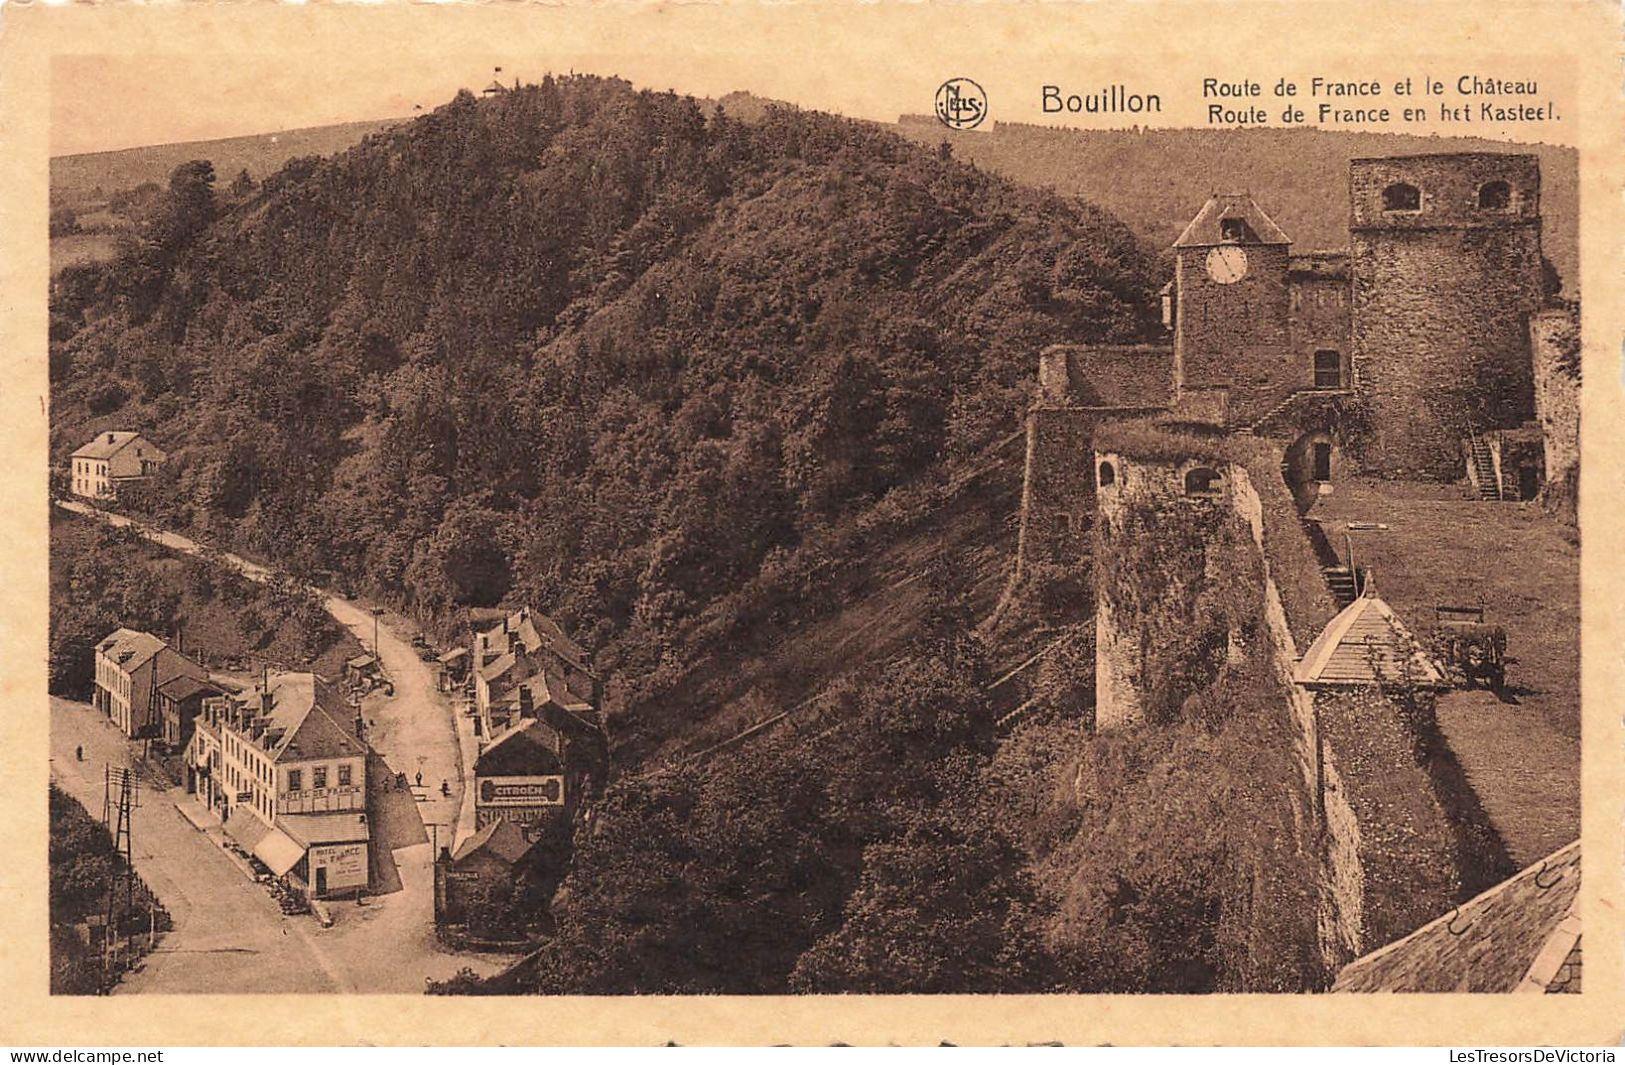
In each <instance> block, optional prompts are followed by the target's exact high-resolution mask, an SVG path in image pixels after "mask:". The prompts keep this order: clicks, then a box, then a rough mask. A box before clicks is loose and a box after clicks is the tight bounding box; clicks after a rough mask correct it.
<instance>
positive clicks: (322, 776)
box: [310, 765, 327, 791]
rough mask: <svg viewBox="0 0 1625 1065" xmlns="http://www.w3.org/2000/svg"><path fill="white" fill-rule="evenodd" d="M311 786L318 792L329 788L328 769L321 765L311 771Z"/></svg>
mask: <svg viewBox="0 0 1625 1065" xmlns="http://www.w3.org/2000/svg"><path fill="white" fill-rule="evenodd" d="M310 786H311V787H313V788H315V789H316V790H317V791H321V790H322V789H323V788H325V787H327V767H326V766H325V765H319V766H317V767H316V768H315V769H312V770H311V771H310Z"/></svg>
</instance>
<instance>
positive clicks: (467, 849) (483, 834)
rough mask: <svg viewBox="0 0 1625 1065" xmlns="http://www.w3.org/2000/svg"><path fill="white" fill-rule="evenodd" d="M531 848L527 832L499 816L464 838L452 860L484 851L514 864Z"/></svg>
mask: <svg viewBox="0 0 1625 1065" xmlns="http://www.w3.org/2000/svg"><path fill="white" fill-rule="evenodd" d="M530 848H531V843H530V841H529V840H527V839H525V834H524V833H523V832H521V831H520V830H519V826H518V825H515V824H514V823H513V822H512V821H509V820H506V819H504V818H500V817H499V818H497V819H496V820H495V821H492V822H491V823H490V824H488V825H486V826H485V827H484V828H482V829H480V830H479V831H478V832H476V833H474V834H473V835H472V836H469V837H468V838H467V839H465V840H463V845H462V846H461V847H458V848H457V853H456V854H454V855H452V856H451V860H452V861H454V862H460V861H462V860H463V859H465V858H467V857H469V856H470V855H473V854H477V853H479V852H481V851H484V852H485V853H487V854H493V855H495V856H496V857H498V858H501V859H502V860H503V861H505V862H507V863H508V864H509V865H512V864H513V863H515V862H517V861H518V860H519V859H521V858H523V857H524V856H525V855H526V854H527V853H529V851H530Z"/></svg>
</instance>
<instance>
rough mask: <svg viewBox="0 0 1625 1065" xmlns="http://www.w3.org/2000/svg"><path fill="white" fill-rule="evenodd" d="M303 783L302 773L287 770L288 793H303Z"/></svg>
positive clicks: (303, 776)
mask: <svg viewBox="0 0 1625 1065" xmlns="http://www.w3.org/2000/svg"><path fill="white" fill-rule="evenodd" d="M304 783H305V775H304V774H303V773H302V772H300V771H299V770H297V769H290V770H288V790H289V791H303V790H304V787H303V785H304Z"/></svg>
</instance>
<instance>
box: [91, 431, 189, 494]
mask: <svg viewBox="0 0 1625 1065" xmlns="http://www.w3.org/2000/svg"><path fill="white" fill-rule="evenodd" d="M165 458H166V456H165V455H164V453H163V452H162V451H161V450H159V449H158V448H157V447H156V446H154V445H153V443H152V442H151V441H150V440H148V439H146V438H145V437H143V436H142V435H141V434H140V433H132V432H117V431H114V432H105V433H97V434H96V437H95V439H93V440H91V441H90V442H89V443H88V444H85V445H84V446H83V447H81V448H79V450H77V451H75V452H74V453H73V455H72V457H71V458H70V460H69V462H70V467H69V471H68V472H69V475H70V476H69V483H70V485H71V487H72V489H73V494H74V495H76V496H81V497H83V498H85V499H112V498H114V496H116V495H117V494H118V489H119V486H121V485H124V484H129V483H131V482H134V481H140V480H144V479H146V478H148V477H151V476H152V475H153V474H154V473H156V472H158V467H159V466H162V465H163V464H164V459H165Z"/></svg>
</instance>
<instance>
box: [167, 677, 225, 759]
mask: <svg viewBox="0 0 1625 1065" xmlns="http://www.w3.org/2000/svg"><path fill="white" fill-rule="evenodd" d="M225 693H226V690H225V689H224V688H222V687H220V685H218V684H216V683H214V682H213V681H211V680H207V679H200V678H198V677H194V676H191V675H190V674H185V673H183V674H181V675H179V676H175V677H171V678H170V679H169V680H166V681H164V682H163V683H162V684H160V685H158V691H157V695H158V729H159V735H158V738H159V739H160V740H162V741H163V744H164V746H165V747H167V748H169V749H170V750H171V751H183V750H185V749H186V745H187V744H189V743H191V742H192V732H193V726H194V723H195V722H196V721H197V718H198V715H199V714H200V713H202V711H203V700H205V699H212V698H215V697H216V696H220V695H224V694H225Z"/></svg>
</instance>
